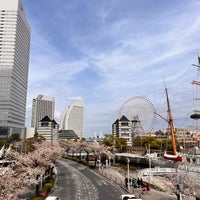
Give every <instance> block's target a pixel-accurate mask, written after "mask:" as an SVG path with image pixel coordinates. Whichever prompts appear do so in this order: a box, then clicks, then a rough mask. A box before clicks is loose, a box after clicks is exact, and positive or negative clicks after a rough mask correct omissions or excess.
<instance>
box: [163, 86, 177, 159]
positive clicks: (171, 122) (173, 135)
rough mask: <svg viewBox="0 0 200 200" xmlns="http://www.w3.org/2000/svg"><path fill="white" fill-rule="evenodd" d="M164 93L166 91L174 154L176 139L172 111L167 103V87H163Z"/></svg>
mask: <svg viewBox="0 0 200 200" xmlns="http://www.w3.org/2000/svg"><path fill="white" fill-rule="evenodd" d="M165 93H166V97H167V107H168V115H169V120H168V122H169V126H170V131H171V136H172V144H173V153H174V155H176V154H177V152H176V141H175V134H174V125H173V118H172V113H171V109H170V105H169V98H168V92H167V88H165Z"/></svg>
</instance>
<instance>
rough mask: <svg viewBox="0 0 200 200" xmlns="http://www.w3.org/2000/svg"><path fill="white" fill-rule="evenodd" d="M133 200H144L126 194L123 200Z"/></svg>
mask: <svg viewBox="0 0 200 200" xmlns="http://www.w3.org/2000/svg"><path fill="white" fill-rule="evenodd" d="M129 199H130V200H131V199H134V200H142V199H138V198H137V197H136V196H135V195H133V194H124V195H122V200H129Z"/></svg>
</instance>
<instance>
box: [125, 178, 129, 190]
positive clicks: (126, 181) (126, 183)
mask: <svg viewBox="0 0 200 200" xmlns="http://www.w3.org/2000/svg"><path fill="white" fill-rule="evenodd" d="M125 187H126V189H128V178H127V177H126V178H125Z"/></svg>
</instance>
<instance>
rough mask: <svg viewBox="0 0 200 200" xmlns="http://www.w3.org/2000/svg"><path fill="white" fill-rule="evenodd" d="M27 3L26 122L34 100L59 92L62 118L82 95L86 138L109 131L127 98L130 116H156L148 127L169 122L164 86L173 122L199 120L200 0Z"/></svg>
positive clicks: (58, 113) (26, 0)
mask: <svg viewBox="0 0 200 200" xmlns="http://www.w3.org/2000/svg"><path fill="white" fill-rule="evenodd" d="M22 2H23V5H24V9H25V12H26V16H27V19H28V21H29V24H30V26H31V48H30V64H29V79H28V94H27V114H26V125H27V126H28V127H30V121H31V109H32V100H33V98H36V97H37V96H38V95H39V94H42V95H46V96H54V97H55V102H56V104H55V120H56V121H57V122H58V124H59V123H60V116H61V114H62V113H63V112H64V110H65V109H66V107H68V106H69V105H70V104H71V103H72V102H73V101H74V100H76V99H79V98H82V99H83V100H84V103H85V108H84V134H85V137H92V136H94V135H95V134H96V135H103V134H105V133H111V132H112V124H113V123H114V122H115V121H116V119H117V118H118V117H119V116H120V114H123V112H124V107H125V106H126V105H127V104H126V103H128V105H129V108H130V109H128V111H126V112H129V114H130V113H137V112H138V113H137V114H138V115H142V116H148V118H149V121H151V120H152V119H155V120H152V123H149V125H148V126H146V123H145V125H144V126H146V129H147V130H148V129H149V130H150V129H151V130H152V131H153V130H158V129H161V128H167V123H166V122H165V121H164V120H163V119H161V118H160V117H159V116H158V115H156V116H155V115H154V110H155V111H156V112H157V113H159V114H160V115H162V116H164V117H166V116H167V106H166V96H165V87H167V89H168V94H169V100H170V106H171V110H172V115H173V119H174V126H175V127H186V126H191V125H195V124H196V121H194V120H191V119H190V115H191V114H192V111H193V109H194V107H195V105H194V102H195V101H194V100H193V99H194V96H195V95H196V94H195V92H196V90H198V89H195V88H194V85H192V84H191V82H192V80H197V79H198V73H197V69H196V68H195V67H194V66H192V64H193V63H197V56H198V53H199V52H200V0H192V1H188V0H168V1H160V0H101V1H99V0H73V1H72V0H64V1H63V0H51V1H49V0H40V1H35V0H23V1H22ZM196 102H197V101H196ZM133 107H134V108H141V109H139V111H136V109H134V108H133ZM142 116H141V118H142ZM146 120H147V121H148V119H146ZM141 123H143V122H141Z"/></svg>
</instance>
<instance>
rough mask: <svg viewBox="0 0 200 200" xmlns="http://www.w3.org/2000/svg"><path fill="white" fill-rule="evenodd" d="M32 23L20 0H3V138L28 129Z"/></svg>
mask: <svg viewBox="0 0 200 200" xmlns="http://www.w3.org/2000/svg"><path fill="white" fill-rule="evenodd" d="M29 51H30V26H29V24H28V21H27V19H26V16H25V12H24V8H23V5H22V2H21V1H20V0H0V138H7V137H9V136H10V135H11V134H13V133H18V134H20V136H21V137H22V138H23V137H24V131H25V114H26V97H27V82H28V66H29Z"/></svg>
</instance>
